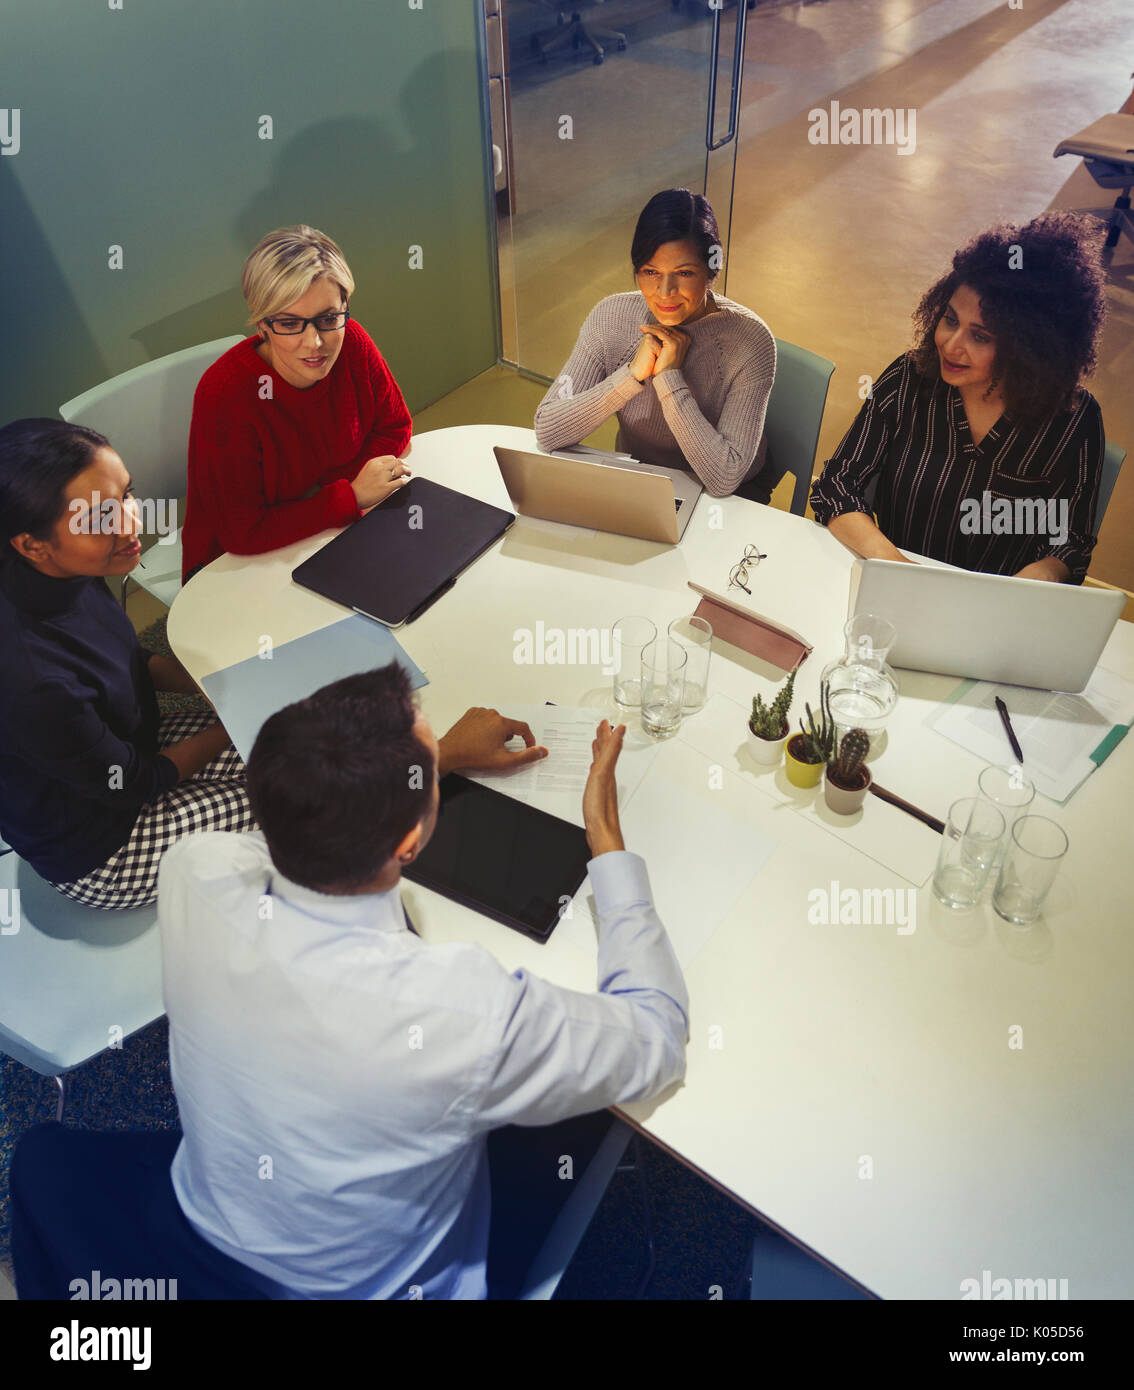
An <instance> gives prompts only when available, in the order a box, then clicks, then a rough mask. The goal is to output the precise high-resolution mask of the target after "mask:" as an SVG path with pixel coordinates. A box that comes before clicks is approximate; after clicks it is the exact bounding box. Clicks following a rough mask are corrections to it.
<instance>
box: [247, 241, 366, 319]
mask: <svg viewBox="0 0 1134 1390" xmlns="http://www.w3.org/2000/svg"><path fill="white" fill-rule="evenodd" d="M323 276H326V277H327V278H328V279H330V280H333V281H334V282H335V284H336V285H338V286H339V288H340V289H341V290H342V292H343V294H344V296H345V297H346V298H347V299H349V298H350V296H351V295H352V294H353V293H354V277H353V276H352V275H351V273H350V267H349V266H348V265H347V263H346V259H345V258H344V256H343V253H342V252H341V251H340V250H339V248H338V247H337V246H336V245H335V243H334V242H333V241H332V240H331V238H330V237H329V236H327V235H326V234H325V233H323V232H319V231H316V229H315V228H314V227H308V226H305V225H303V224H302V223H301V224H300V225H299V226H297V227H277V228H276V230H275V231H274V232H269V233H268V235H267V236H266V237H264V238H263V239H262V240H261V241H260V242H259V243H258V245H257V246H256V248H255V250H254V251H253V252H252V254H251V255H250V256H249V257H248V259H247V260H246V261H245V262H244V269H243V271H242V272H241V275H240V289H241V293H242V294H243V295H244V299H245V302H246V303H247V305H248V322H249V324H250V325H252V326H253V327H255V325H256V324H258V323H259V322H260V320H261V319H266V318H269V317H270V316H271V315H272V314H278V313H280V312H281V311H282V310H284V309H286V308H287V307H288V305H289V304H294V303H295V301H296V300H297V299H302V298H303V296H304V295H305V294H306V293H307V291H308V290H309V289H310V288H311V286H312V285H313V284H314V283H315V281H316V280H319V279H321V278H322V277H323Z"/></svg>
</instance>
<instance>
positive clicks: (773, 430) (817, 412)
mask: <svg viewBox="0 0 1134 1390" xmlns="http://www.w3.org/2000/svg"><path fill="white" fill-rule="evenodd" d="M834 370H835V364H834V363H833V362H829V361H828V360H827V358H825V357H820V356H819V355H818V353H814V352H809V351H808V350H807V348H801V347H798V346H797V345H796V344H795V343H788V342H785V341H784V340H783V339H782V338H777V339H776V380H775V382H774V383H773V386H772V394H771V396H770V397H769V398H768V413H767V415H766V417H765V420H764V436H765V438H766V439H767V441H768V456H769V458H770V460H771V462H772V464H773V465H774V467H775V468H776V469H777V470H778V471H779V472H781V473H790V474H792V476H793V477H794V478H795V488H794V491H793V493H792V499H791V509H792V511H793V512H795V514H796V515H797V516H803V514H804V512H805V510H806V508H807V495H808V493H809V492H810V491H811V471H812V469H813V468H814V467H815V450H816V448H817V447H818V444H819V427H820V426H821V425H822V423H823V408H824V406H825V405H826V403H827V388H828V386H829V385H830V381H831V373H832V372H833V371H834Z"/></svg>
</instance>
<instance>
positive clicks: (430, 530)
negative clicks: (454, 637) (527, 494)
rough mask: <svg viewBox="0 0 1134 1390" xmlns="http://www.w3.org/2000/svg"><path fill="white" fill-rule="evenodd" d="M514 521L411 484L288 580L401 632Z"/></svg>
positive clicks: (448, 491)
mask: <svg viewBox="0 0 1134 1390" xmlns="http://www.w3.org/2000/svg"><path fill="white" fill-rule="evenodd" d="M515 519H516V518H515V516H514V515H513V514H512V513H511V512H506V511H503V510H502V509H501V508H500V507H490V506H489V505H488V503H487V502H480V501H478V500H477V499H476V498H475V497H466V496H465V494H464V493H463V492H455V491H454V490H453V489H452V488H449V487H442V486H441V484H440V483H435V482H433V481H432V479H430V478H414V479H413V480H412V482H410V483H408V484H407V485H406V486H405V487H403V488H401V489H399V491H397V492H395V493H394V494H393V495H392V496H390V497H387V498H386V500H385V502H383V503H382V504H381V505H380V506H377V507H374V508H372V509H371V510H370V511H368V512H367V513H366V515H365V516H364V517H362V518H361V519H360V520H358V521H356V522H355V523H354V525H353V526H348V527H347V528H346V530H345V531H343V532H341V533H340V534H339V535H337V536H336V537H335V539H334V540H333V541H328V542H327V544H326V545H325V546H323V547H322V549H320V550H317V551H316V552H315V554H314V555H312V556H311V557H310V559H308V560H304V562H303V564H301V565H298V566H297V567H296V568H295V569H293V570H292V572H291V577H292V579H294V580H295V582H296V583H297V584H302V585H303V587H304V588H305V589H313V590H314V591H315V593H317V594H321V595H322V596H323V597H324V598H329V599H333V600H334V601H335V602H336V603H341V604H342V605H343V607H344V608H353V609H354V610H355V612H356V613H362V614H364V615H365V616H366V617H368V618H375V619H377V621H378V622H380V623H384V624H385V625H386V626H387V627H401V625H402V624H403V623H409V622H413V620H414V618H416V617H419V616H420V615H421V614H422V613H424V612H425V610H426V609H427V608H428V607H429V606H430V605H431V604H433V603H435V602H436V601H437V599H439V598H440V597H441V595H442V594H444V593H446V592H447V591H448V590H449V589H451V588H452V587H453V585H454V583H455V582H456V580H457V576H458V575H459V574H461V572H462V571H463V570H465V569H467V568H468V566H469V565H471V564H472V563H473V561H474V560H476V559H478V558H479V557H480V556H481V555H483V554H484V552H485V551H486V550H487V549H488V548H489V546H491V545H492V544H493V543H494V542H495V541H498V540H499V539H500V537H501V536H502V535H503V534H504V532H505V531H506V530H507V529H508V527H509V526H511V524H512V522H513V521H515Z"/></svg>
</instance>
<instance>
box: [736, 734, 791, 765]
mask: <svg viewBox="0 0 1134 1390" xmlns="http://www.w3.org/2000/svg"><path fill="white" fill-rule="evenodd" d="M745 732H746V734H747V736H748V751H749V753H750V754H751V755H752V759H753V761H754V762H758V763H762V764H763V766H764V767H775V765H776V764H777V763H778V762H779V761H780V759H781V758H782V757H783V755H784V744H785V743H786V742H787V730H786V729H785V730H784V732H783V733H782V734H781V735H780V736H779V738H761V737H760V736H759V735H758V734H754V733H753V732H752V730H751V729H750V728H749V729H746V730H745Z"/></svg>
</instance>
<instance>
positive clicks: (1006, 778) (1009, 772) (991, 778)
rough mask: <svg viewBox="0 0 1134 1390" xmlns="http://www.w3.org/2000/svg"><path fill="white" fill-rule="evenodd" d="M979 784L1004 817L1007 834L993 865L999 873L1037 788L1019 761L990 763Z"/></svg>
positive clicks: (987, 799) (985, 797) (983, 795)
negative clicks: (1013, 834)
mask: <svg viewBox="0 0 1134 1390" xmlns="http://www.w3.org/2000/svg"><path fill="white" fill-rule="evenodd" d="M977 787H978V788H979V790H980V795H981V796H982V797H983V798H984V799H985V801H991V802H992V804H993V805H994V806H995V807H996V808H997V810H998V811H999V812H1000V814H1001V815H1002V816H1003V817H1004V837H1003V839H1002V840H1001V841H1000V849H999V850H998V852H997V855H996V859H995V861H994V862H993V865H992V872H993V873H994V874H995V873H996V871H997V870H998V869H999V868H1000V865H1001V864H1002V863H1003V862H1004V854H1005V851H1006V850H1007V848H1008V843H1009V841H1010V839H1011V836H1012V827H1013V826H1014V825H1015V824H1016V822H1017V821H1018V820H1019V819H1020V817H1021V816H1023V815H1026V814H1027V811H1028V807H1029V806H1030V805H1031V804H1032V802H1033V801H1034V800H1035V795H1036V789H1035V787H1034V786H1033V785H1032V782H1031V779H1030V778H1029V777H1028V775H1027V774H1026V773H1025V772H1024V769H1023V768H1022V767H1021V766H1020V764H1019V763H1012V764H1011V765H1010V766H1008V767H996V766H993V765H990V766H988V767H986V768H985V769H984V771H983V772H982V773H981V774H980V776H979V777H978V778H977Z"/></svg>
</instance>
